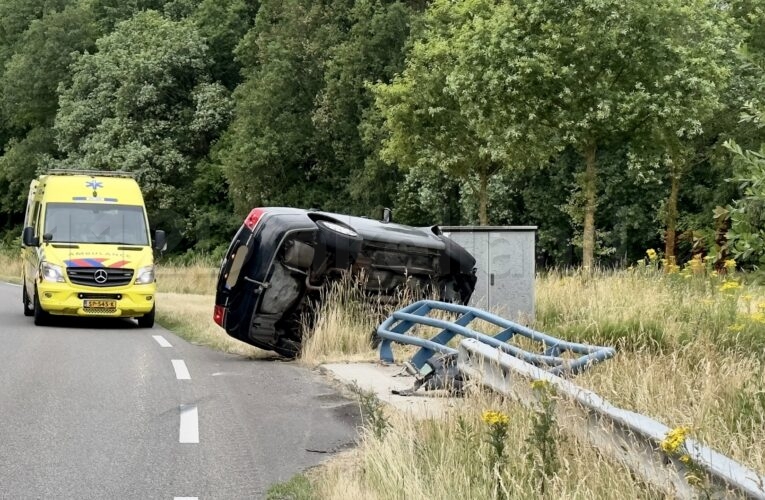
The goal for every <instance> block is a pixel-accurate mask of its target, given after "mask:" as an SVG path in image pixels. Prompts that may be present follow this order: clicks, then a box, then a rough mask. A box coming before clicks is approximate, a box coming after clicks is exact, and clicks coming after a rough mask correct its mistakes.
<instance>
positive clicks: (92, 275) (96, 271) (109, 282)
mask: <svg viewBox="0 0 765 500" xmlns="http://www.w3.org/2000/svg"><path fill="white" fill-rule="evenodd" d="M104 272H105V273H106V276H104V274H103V273H104ZM66 274H67V276H69V281H71V282H72V283H73V284H75V285H85V286H97V287H107V286H124V285H129V284H130V282H131V281H132V280H133V270H132V269H120V268H108V267H67V268H66Z"/></svg>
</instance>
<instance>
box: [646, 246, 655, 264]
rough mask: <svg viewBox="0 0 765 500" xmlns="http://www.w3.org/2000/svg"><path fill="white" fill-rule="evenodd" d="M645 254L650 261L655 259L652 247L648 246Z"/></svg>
mask: <svg viewBox="0 0 765 500" xmlns="http://www.w3.org/2000/svg"><path fill="white" fill-rule="evenodd" d="M645 254H646V255H647V256H648V258H649V259H650V260H651V262H653V261H655V260H656V258H657V255H656V250H654V249H653V248H649V249H648V250H646V251H645Z"/></svg>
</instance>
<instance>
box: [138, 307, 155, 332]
mask: <svg viewBox="0 0 765 500" xmlns="http://www.w3.org/2000/svg"><path fill="white" fill-rule="evenodd" d="M155 310H156V306H154V307H152V308H151V311H149V313H148V314H144V315H143V316H139V317H138V328H152V327H154V312H155Z"/></svg>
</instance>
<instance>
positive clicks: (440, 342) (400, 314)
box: [377, 300, 616, 375]
mask: <svg viewBox="0 0 765 500" xmlns="http://www.w3.org/2000/svg"><path fill="white" fill-rule="evenodd" d="M434 311H445V312H448V313H452V315H453V316H455V319H454V321H447V320H443V319H438V318H434V317H431V316H429V315H430V313H432V312H434ZM479 319H480V320H483V321H485V322H487V323H490V324H493V325H495V326H498V327H499V328H501V331H500V332H499V333H497V334H496V335H489V334H486V333H481V332H478V331H475V330H473V329H471V328H469V325H470V323H472V322H473V321H475V320H479ZM416 325H426V326H431V327H435V328H440V329H441V332H440V333H438V334H437V335H436V336H435V337H433V338H432V339H430V340H427V339H423V338H420V337H415V336H413V335H410V334H408V332H409V331H410V330H411V329H412V328H413V327H415V326H416ZM377 334H378V335H379V336H380V337H381V338H382V342H381V343H380V359H381V360H382V361H383V362H386V363H393V362H394V359H393V349H392V347H391V345H392V343H393V342H397V343H399V344H412V345H416V346H419V347H420V350H419V351H417V353H416V354H415V355H414V356H413V357H412V359H411V360H410V362H411V364H412V365H413V366H414V368H416V369H417V370H420V369H421V368H422V367H423V365H424V364H425V362H426V361H427V360H428V359H430V357H432V356H433V355H435V354H436V353H443V354H456V353H457V349H455V348H452V347H449V346H447V345H446V344H448V343H449V342H450V341H451V340H452V339H453V338H454V337H455V336H457V335H460V336H462V337H467V338H471V339H476V340H478V341H480V342H483V343H485V344H488V345H490V346H492V347H495V348H496V349H499V350H500V351H502V352H505V353H507V354H509V355H511V356H515V357H517V358H519V359H522V360H523V361H526V362H527V363H530V364H532V365H534V366H537V367H539V368H542V369H544V370H546V371H549V372H550V373H552V374H554V375H573V374H576V373H579V372H580V371H582V370H584V369H585V368H587V367H588V366H589V365H591V364H595V363H599V362H601V361H604V360H606V359H609V358H612V357H613V356H614V355H615V354H616V350H615V349H613V348H611V347H600V346H593V345H587V344H578V343H576V342H567V341H565V340H562V339H559V338H556V337H553V336H551V335H547V334H545V333H541V332H537V331H535V330H532V329H531V328H527V327H525V326H522V325H519V324H517V323H513V322H512V321H509V320H507V319H505V318H501V317H499V316H497V315H495V314H491V313H490V312H487V311H484V310H482V309H477V308H475V307H468V306H462V305H458V304H451V303H447V302H438V301H435V300H421V301H419V302H415V303H414V304H411V305H408V306H406V307H404V308H403V309H399V310H398V311H396V312H394V313H393V314H392V315H391V316H390V317H388V318H387V319H386V320H385V321H383V322H382V323H381V324H380V326H379V327H378V328H377ZM516 335H522V336H524V337H526V338H528V339H531V340H533V341H536V342H539V343H541V344H542V354H538V353H533V352H529V351H526V350H524V349H522V348H520V347H519V346H517V345H513V344H510V343H509V341H510V340H511V339H512V338H513V337H514V336H516ZM567 351H568V352H569V353H573V354H581V356H579V357H572V356H568V357H565V358H564V357H561V355H562V354H564V353H566V352H567Z"/></svg>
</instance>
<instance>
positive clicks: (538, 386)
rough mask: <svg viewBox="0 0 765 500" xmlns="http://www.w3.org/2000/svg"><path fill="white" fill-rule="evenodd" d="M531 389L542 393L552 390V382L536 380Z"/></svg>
mask: <svg viewBox="0 0 765 500" xmlns="http://www.w3.org/2000/svg"><path fill="white" fill-rule="evenodd" d="M531 388H532V389H533V390H535V391H542V390H546V389H549V388H550V382H548V381H547V380H535V381H533V382H532V383H531Z"/></svg>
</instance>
